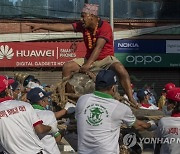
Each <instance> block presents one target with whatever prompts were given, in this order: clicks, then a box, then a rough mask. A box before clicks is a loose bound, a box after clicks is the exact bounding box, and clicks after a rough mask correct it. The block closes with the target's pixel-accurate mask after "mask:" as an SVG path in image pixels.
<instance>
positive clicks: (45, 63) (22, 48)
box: [0, 42, 86, 67]
mask: <svg viewBox="0 0 180 154" xmlns="http://www.w3.org/2000/svg"><path fill="white" fill-rule="evenodd" d="M85 51H86V47H85V45H84V43H83V42H13V43H0V67H62V65H63V64H64V63H65V62H67V61H69V60H71V59H73V58H80V57H84V55H85Z"/></svg>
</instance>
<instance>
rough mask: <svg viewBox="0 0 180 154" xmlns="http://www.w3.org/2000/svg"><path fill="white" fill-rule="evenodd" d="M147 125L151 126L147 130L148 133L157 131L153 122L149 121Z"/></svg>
mask: <svg viewBox="0 0 180 154" xmlns="http://www.w3.org/2000/svg"><path fill="white" fill-rule="evenodd" d="M147 123H149V124H150V125H151V127H150V128H149V129H148V130H149V131H154V130H155V129H157V125H156V123H155V122H154V121H153V120H150V121H148V122H147Z"/></svg>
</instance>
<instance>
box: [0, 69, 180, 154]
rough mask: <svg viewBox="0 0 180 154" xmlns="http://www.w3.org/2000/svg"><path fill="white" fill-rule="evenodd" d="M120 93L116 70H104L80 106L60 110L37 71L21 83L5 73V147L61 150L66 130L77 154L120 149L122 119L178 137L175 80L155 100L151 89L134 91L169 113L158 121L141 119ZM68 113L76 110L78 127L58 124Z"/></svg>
mask: <svg viewBox="0 0 180 154" xmlns="http://www.w3.org/2000/svg"><path fill="white" fill-rule="evenodd" d="M23 85H24V86H23ZM131 86H132V89H134V87H133V85H131ZM116 92H118V80H117V76H116V73H115V72H114V71H112V70H101V71H99V73H98V74H97V77H96V81H95V91H94V93H91V94H85V95H83V96H81V97H80V98H79V99H78V101H77V104H76V106H75V105H74V104H72V103H69V102H67V103H66V105H65V108H64V109H61V110H59V111H56V112H55V111H53V110H52V102H51V94H52V92H47V91H46V90H45V89H44V87H43V86H42V85H41V83H40V81H39V80H38V79H36V78H35V77H34V76H32V75H29V76H28V77H27V79H26V80H25V81H24V83H22V84H21V83H20V82H18V81H17V80H15V79H14V78H8V77H6V76H3V75H1V76H0V131H1V135H0V143H1V152H2V153H10V154H11V153H18V154H21V153H25V152H26V153H39V154H41V153H43V154H44V153H49V154H59V153H60V150H59V148H58V143H60V141H61V139H62V136H64V137H66V135H65V134H64V132H66V131H67V141H69V142H70V145H72V147H73V148H74V150H75V151H78V153H82V154H84V153H94V152H97V153H100V154H101V153H107V154H108V153H109V152H114V153H118V151H119V142H118V139H119V134H120V127H121V126H122V124H126V125H127V126H128V127H133V128H135V129H137V130H140V131H141V130H145V129H147V130H149V131H152V130H153V131H155V132H156V131H158V133H157V134H158V137H166V138H167V137H172V136H173V137H174V136H175V137H176V138H178V137H179V136H178V135H179V133H178V131H179V130H178V129H177V130H176V131H177V132H175V133H174V132H173V130H172V132H171V128H174V129H175V128H179V125H180V124H179V123H178V121H179V120H180V119H179V114H180V108H179V103H180V88H179V87H176V86H175V84H173V83H167V84H166V85H165V86H164V87H162V95H161V96H160V98H159V100H158V101H157V102H155V103H154V102H153V103H152V101H149V100H151V97H154V96H153V94H152V93H151V91H150V90H149V89H145V88H142V89H139V90H136V91H133V96H134V99H136V101H137V102H138V106H139V108H141V109H149V110H161V111H162V112H164V115H165V117H164V118H162V119H160V120H159V123H158V125H156V124H155V123H154V122H153V121H149V122H144V121H140V120H138V119H136V117H135V115H134V114H133V112H132V111H131V109H130V108H129V106H128V105H125V104H124V103H120V102H119V101H118V100H116V99H114V96H115V93H116ZM119 111H121V112H119ZM66 114H75V117H76V121H77V131H76V132H73V133H72V132H70V133H68V130H65V131H64V130H59V129H58V125H57V120H58V119H60V118H61V117H63V116H64V115H66ZM165 130H167V131H165ZM168 131H169V132H168ZM62 132H63V133H62ZM74 133H75V134H74ZM95 143H96V144H95ZM168 146H169V147H168ZM32 147H33V148H32ZM110 147H111V148H110ZM167 147H168V148H167ZM175 147H176V145H174V144H173V145H169V144H168V145H164V144H163V145H162V146H161V148H160V150H161V149H162V150H161V151H162V152H161V153H163V154H164V150H166V151H167V149H168V150H170V151H173V150H175ZM156 149H157V148H156ZM168 153H171V152H168ZM172 154H174V153H172Z"/></svg>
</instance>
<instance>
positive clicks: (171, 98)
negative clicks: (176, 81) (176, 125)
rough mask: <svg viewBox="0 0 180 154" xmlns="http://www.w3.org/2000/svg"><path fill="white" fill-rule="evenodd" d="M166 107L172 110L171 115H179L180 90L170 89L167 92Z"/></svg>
mask: <svg viewBox="0 0 180 154" xmlns="http://www.w3.org/2000/svg"><path fill="white" fill-rule="evenodd" d="M166 99H167V107H168V108H169V109H171V110H173V113H180V88H179V87H178V88H172V89H171V90H169V91H168V92H167V95H166Z"/></svg>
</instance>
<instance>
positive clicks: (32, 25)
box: [26, 24, 41, 32]
mask: <svg viewBox="0 0 180 154" xmlns="http://www.w3.org/2000/svg"><path fill="white" fill-rule="evenodd" d="M26 25H27V26H29V27H30V31H31V32H34V31H36V30H39V29H41V26H40V25H35V24H26Z"/></svg>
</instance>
